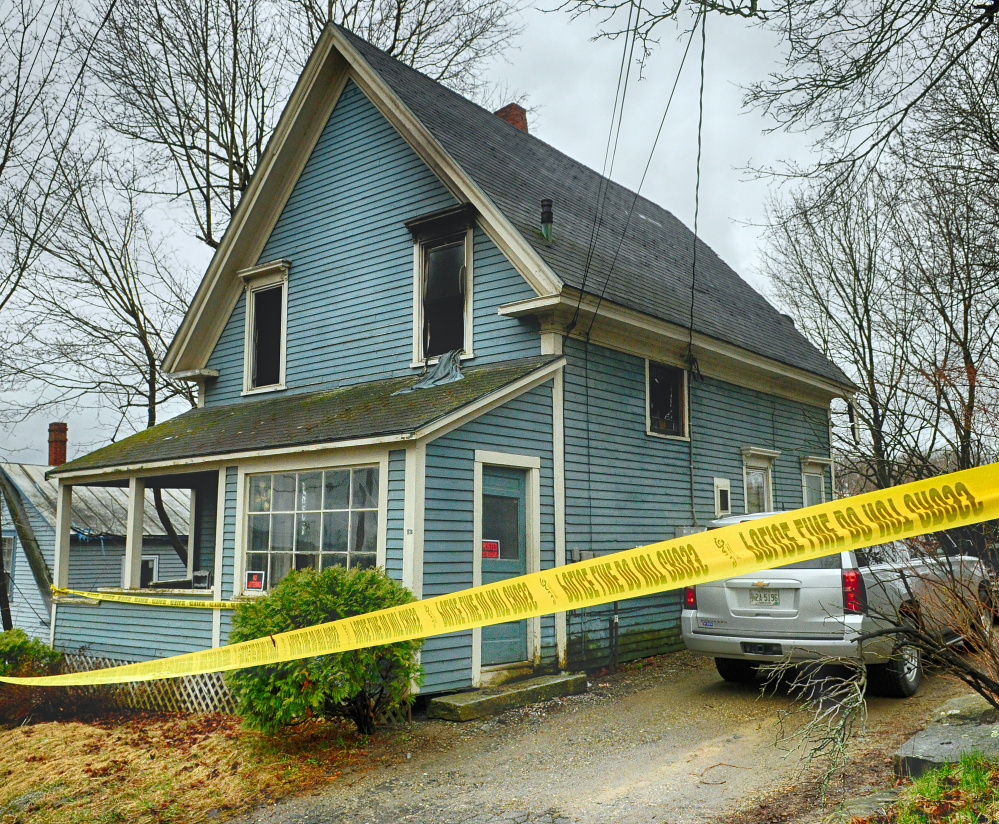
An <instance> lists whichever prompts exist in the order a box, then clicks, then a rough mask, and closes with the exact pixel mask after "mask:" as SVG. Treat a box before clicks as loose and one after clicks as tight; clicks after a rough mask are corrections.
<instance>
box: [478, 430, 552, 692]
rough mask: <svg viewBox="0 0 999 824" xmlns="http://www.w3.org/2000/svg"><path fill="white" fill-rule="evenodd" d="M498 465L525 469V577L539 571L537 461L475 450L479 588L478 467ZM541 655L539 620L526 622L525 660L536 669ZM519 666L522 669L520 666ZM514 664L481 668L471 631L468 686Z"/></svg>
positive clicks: (480, 504)
mask: <svg viewBox="0 0 999 824" xmlns="http://www.w3.org/2000/svg"><path fill="white" fill-rule="evenodd" d="M483 466H501V467H508V468H512V469H526V470H527V490H526V492H527V495H526V497H527V502H526V503H527V512H526V513H525V515H526V518H525V520H526V523H527V536H526V538H527V574H528V575H530V574H531V573H532V572H538V571H540V569H541V458H539V457H537V456H535V455H518V454H515V453H510V452H491V451H488V450H484V449H476V450H475V464H474V470H473V483H472V586H473V587H479V586H482V467H483ZM540 656H541V619H540V618H528V619H527V658H528V661H530V662H533V664H534V665H535V666H536V665H537V664H539V663H540V660H541V658H540ZM521 666H523V665H522V664H521ZM516 668H518V665H517V664H516V663H514V664H510V665H506V664H504V665H502V666H500V667H495V668H493V667H486V668H483V666H482V628H481V627H476V628H475V629H473V630H472V686H474V687H481V686H484V685H486V684H487V683H488V681H489V680H490V679H489V676H490V674H492V673H493V672H502V671H503V670H506V669H516Z"/></svg>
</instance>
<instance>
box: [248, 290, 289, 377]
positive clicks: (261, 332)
mask: <svg viewBox="0 0 999 824" xmlns="http://www.w3.org/2000/svg"><path fill="white" fill-rule="evenodd" d="M250 297H251V299H252V301H253V309H252V314H253V327H252V328H253V338H252V342H253V351H252V353H251V358H252V367H253V372H252V376H251V384H250V385H251V388H252V389H256V388H258V387H261V386H273V385H274V384H278V383H281V342H282V340H281V339H282V337H283V336H282V334H281V327H282V319H283V315H284V284H281V283H279V284H278V285H277V286H268V287H267V288H265V289H253V290H251V291H250Z"/></svg>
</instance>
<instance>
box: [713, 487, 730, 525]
mask: <svg viewBox="0 0 999 824" xmlns="http://www.w3.org/2000/svg"><path fill="white" fill-rule="evenodd" d="M714 485H715V517H716V518H721V517H722V516H724V515H731V514H732V482H731V481H730V480H729V479H728V478H715V479H714ZM723 489H724V490H725V491H726V492H728V509H724V510H723V509H722V508H721V496H720V495H719V494H718V493H719V492H720V491H721V490H723Z"/></svg>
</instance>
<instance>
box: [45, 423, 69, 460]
mask: <svg viewBox="0 0 999 824" xmlns="http://www.w3.org/2000/svg"><path fill="white" fill-rule="evenodd" d="M68 429H69V427H68V426H67V425H66V424H64V423H50V424H49V466H62V465H63V464H64V463H66V440H67V437H66V433H67V430H68Z"/></svg>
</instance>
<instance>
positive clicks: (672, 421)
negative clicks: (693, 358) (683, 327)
mask: <svg viewBox="0 0 999 824" xmlns="http://www.w3.org/2000/svg"><path fill="white" fill-rule="evenodd" d="M647 363H648V432H649V434H650V435H665V436H667V437H674V438H683V437H686V435H687V419H686V418H687V398H686V391H685V390H686V376H685V374H684V370H683V369H678V368H676V367H675V366H665V365H663V364H661V363H655V362H653V361H647Z"/></svg>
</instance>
